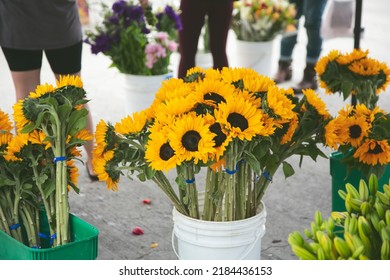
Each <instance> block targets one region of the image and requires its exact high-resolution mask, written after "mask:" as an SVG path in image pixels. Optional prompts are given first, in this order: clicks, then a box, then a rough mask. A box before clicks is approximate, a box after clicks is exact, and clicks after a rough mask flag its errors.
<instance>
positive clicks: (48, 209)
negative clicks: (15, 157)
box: [30, 154, 55, 235]
mask: <svg viewBox="0 0 390 280" xmlns="http://www.w3.org/2000/svg"><path fill="white" fill-rule="evenodd" d="M30 159H31V160H32V161H33V164H32V169H33V172H34V176H35V178H37V179H38V177H39V174H38V170H37V167H36V164H34V163H35V162H36V160H35V159H34V157H33V156H32V155H31V154H30ZM35 184H36V186H37V188H38V190H39V193H40V194H41V198H42V201H43V206H44V207H45V211H46V214H47V220H48V221H49V228H50V235H53V234H54V233H55V228H52V226H53V219H52V215H51V206H50V202H49V200H48V199H47V198H46V197H45V193H44V191H43V188H42V184H41V183H40V181H39V180H35Z"/></svg>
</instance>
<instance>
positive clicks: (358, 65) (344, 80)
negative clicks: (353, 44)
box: [315, 49, 390, 109]
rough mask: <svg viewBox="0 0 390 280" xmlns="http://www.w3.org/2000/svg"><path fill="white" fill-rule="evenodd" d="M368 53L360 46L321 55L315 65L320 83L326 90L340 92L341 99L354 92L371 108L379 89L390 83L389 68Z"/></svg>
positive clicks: (359, 101) (327, 91)
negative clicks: (342, 51)
mask: <svg viewBox="0 0 390 280" xmlns="http://www.w3.org/2000/svg"><path fill="white" fill-rule="evenodd" d="M368 53H369V52H368V50H366V51H362V50H359V49H354V50H353V51H352V52H349V53H341V52H340V51H338V50H332V51H331V52H330V53H329V54H328V55H327V56H324V57H322V58H321V59H320V60H319V61H318V62H317V65H316V67H315V70H316V72H317V74H318V77H319V83H320V87H322V88H324V89H325V91H326V93H327V94H333V93H339V94H342V95H343V98H344V100H346V99H347V98H348V97H350V96H351V95H354V96H356V99H357V101H358V103H360V104H364V105H366V107H368V108H369V109H374V108H375V106H376V104H377V102H378V98H379V93H381V92H382V91H384V90H385V88H386V87H387V85H388V84H389V83H390V69H389V68H388V66H387V65H386V63H383V62H380V61H378V60H376V59H374V58H371V57H369V56H368Z"/></svg>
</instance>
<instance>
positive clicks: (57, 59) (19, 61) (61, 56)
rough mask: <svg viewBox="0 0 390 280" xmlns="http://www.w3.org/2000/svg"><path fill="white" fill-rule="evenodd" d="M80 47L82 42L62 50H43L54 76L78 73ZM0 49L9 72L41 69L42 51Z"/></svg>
mask: <svg viewBox="0 0 390 280" xmlns="http://www.w3.org/2000/svg"><path fill="white" fill-rule="evenodd" d="M82 47H83V42H82V41H80V42H78V43H77V44H74V45H72V46H69V47H65V48H62V49H51V50H44V52H45V55H46V58H47V60H48V62H49V64H50V67H51V69H52V71H53V72H54V74H58V75H66V74H74V73H77V72H80V71H81V52H82ZM2 49H3V53H4V56H5V59H6V60H7V63H8V67H9V69H10V70H11V71H15V72H19V71H29V70H36V69H41V67H42V55H43V51H42V50H20V49H10V48H5V47H2Z"/></svg>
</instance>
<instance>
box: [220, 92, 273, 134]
mask: <svg viewBox="0 0 390 280" xmlns="http://www.w3.org/2000/svg"><path fill="white" fill-rule="evenodd" d="M262 118H263V114H262V112H261V110H260V109H257V108H256V107H255V106H254V105H253V104H252V103H250V102H249V101H247V100H245V99H243V98H239V97H238V98H230V99H229V100H228V102H227V103H221V104H220V106H219V108H218V109H217V110H216V111H215V119H216V121H217V122H218V123H220V124H221V125H222V126H223V129H224V131H226V134H227V135H228V136H230V137H232V138H236V137H238V138H239V139H240V140H244V139H246V140H249V141H250V140H251V139H252V138H253V137H254V136H256V135H263V136H266V135H267V134H268V133H267V132H266V131H265V127H264V122H263V121H262Z"/></svg>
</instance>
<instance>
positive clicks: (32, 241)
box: [20, 205, 39, 247]
mask: <svg viewBox="0 0 390 280" xmlns="http://www.w3.org/2000/svg"><path fill="white" fill-rule="evenodd" d="M20 215H21V217H22V220H23V225H24V228H25V229H26V232H27V239H28V244H29V246H30V247H33V246H38V245H39V244H38V241H37V236H38V234H37V226H36V224H35V223H34V221H33V219H32V218H31V213H30V211H29V209H28V207H26V206H25V205H23V206H22V211H20Z"/></svg>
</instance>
